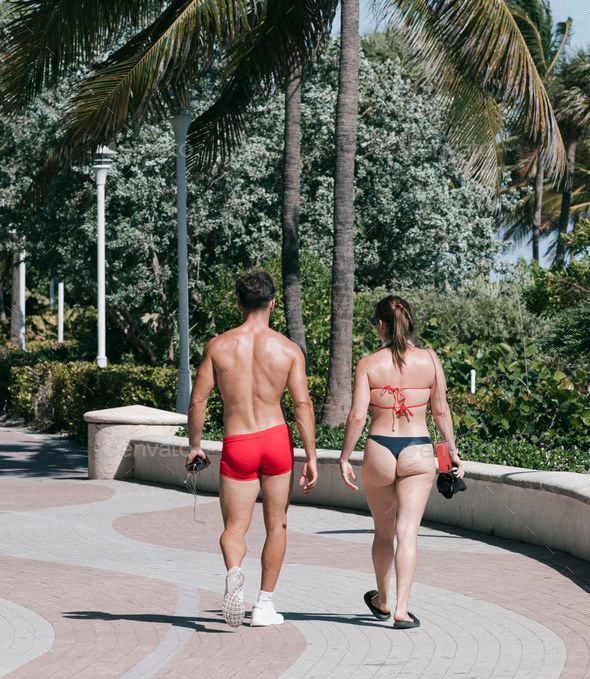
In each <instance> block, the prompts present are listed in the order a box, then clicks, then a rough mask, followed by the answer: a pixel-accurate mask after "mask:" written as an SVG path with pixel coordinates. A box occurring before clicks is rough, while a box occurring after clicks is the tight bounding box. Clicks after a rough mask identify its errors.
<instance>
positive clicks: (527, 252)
mask: <svg viewBox="0 0 590 679" xmlns="http://www.w3.org/2000/svg"><path fill="white" fill-rule="evenodd" d="M550 1H551V9H552V11H553V19H554V21H555V22H556V23H557V22H559V21H565V19H567V18H568V17H571V18H572V19H573V35H572V40H571V48H572V49H577V48H580V47H585V48H590V2H589V0H550ZM372 5H373V0H360V6H361V33H369V32H371V31H373V30H375V27H376V26H375V19H374V16H373V12H372V10H371V7H372ZM339 23H340V20H339V17H336V20H335V22H334V27H335V32H336V33H338V32H339ZM548 245H549V242H545V241H544V239H542V240H541V243H540V250H541V255H543V253H544V252H545V250H546V248H547V247H548ZM519 257H525V259H530V258H531V246H530V245H527V244H523V245H521V246H515V247H513V248H512V249H511V250H509V251H508V252H507V253H506V254H505V255H504V257H503V259H505V260H506V261H508V262H514V261H516V260H517V259H518V258H519ZM541 259H542V263H543V262H544V260H545V258H543V256H542V258H541Z"/></svg>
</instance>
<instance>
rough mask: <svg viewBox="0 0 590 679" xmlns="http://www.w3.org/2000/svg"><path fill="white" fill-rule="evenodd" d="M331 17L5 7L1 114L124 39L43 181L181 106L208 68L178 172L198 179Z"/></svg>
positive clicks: (90, 84)
mask: <svg viewBox="0 0 590 679" xmlns="http://www.w3.org/2000/svg"><path fill="white" fill-rule="evenodd" d="M335 7H336V0H316V1H315V2H313V3H307V2H305V3H304V2H298V1H297V0H274V1H273V2H267V1H266V0H168V1H167V2H164V3H162V2H161V0H126V1H125V2H119V1H117V0H86V1H85V2H83V3H81V2H79V0H40V1H39V2H35V3H32V2H30V1H29V0H13V2H12V3H11V8H12V18H11V20H10V21H9V24H8V30H7V31H6V35H5V38H4V39H3V40H2V44H1V45H0V48H1V49H2V51H3V52H4V53H5V59H4V62H3V66H2V71H1V75H0V101H1V102H2V106H3V108H4V110H5V111H8V112H14V111H18V110H21V109H23V108H24V107H25V106H26V105H27V104H28V103H30V102H31V101H32V100H33V99H34V98H35V97H36V96H37V95H38V94H39V93H40V92H42V91H43V90H44V89H45V88H47V87H51V86H54V85H55V84H57V83H58V82H60V81H61V80H62V79H63V78H64V77H65V76H66V75H67V74H68V73H70V72H71V71H72V70H75V69H76V68H78V67H79V65H89V64H92V63H93V62H94V60H95V59H96V57H97V55H98V54H100V53H104V52H106V51H107V50H108V49H109V48H110V46H111V45H113V44H117V43H119V44H120V43H121V42H122V41H123V38H124V37H125V36H129V35H130V36H131V37H130V38H129V39H127V40H126V42H124V44H123V46H122V47H120V48H119V49H117V50H116V51H115V52H114V53H112V54H110V56H108V57H107V58H106V59H104V60H103V61H101V62H99V63H98V64H97V65H96V66H94V67H93V69H92V71H91V72H90V74H89V76H88V77H87V78H85V79H84V80H83V81H82V83H81V84H80V85H79V86H78V88H77V89H76V90H75V92H74V93H73V96H72V98H71V101H70V105H69V109H68V112H67V115H66V116H65V120H64V136H63V139H61V140H60V143H59V146H58V148H57V150H56V154H55V155H54V156H53V157H52V158H51V159H50V161H49V162H48V163H47V165H46V168H45V174H46V175H48V176H50V175H51V174H52V173H54V172H55V170H56V168H57V167H59V166H60V165H63V164H64V163H68V162H71V161H72V160H74V159H83V158H88V156H89V155H90V154H91V153H92V152H93V151H94V149H95V148H96V146H97V145H99V144H103V143H108V142H109V141H110V140H112V139H113V138H114V137H115V135H116V134H117V132H118V131H119V130H121V129H122V127H123V126H125V125H126V124H129V123H131V124H140V123H141V122H142V121H143V120H145V119H146V118H147V117H148V116H156V117H159V118H162V117H165V116H168V115H169V114H170V111H171V110H174V109H177V108H179V107H182V106H184V105H186V103H187V99H188V96H189V93H190V91H191V90H192V88H193V84H194V83H195V81H196V80H197V78H198V77H199V76H200V75H202V74H205V73H206V72H207V71H208V70H209V69H210V66H211V63H212V60H213V59H214V58H219V59H220V60H221V64H222V87H221V93H220V96H219V99H218V101H217V102H216V104H215V105H214V106H213V107H212V108H211V109H209V110H208V111H207V112H205V113H204V114H203V115H202V116H200V117H199V119H198V120H196V121H194V122H193V124H192V125H191V128H190V130H189V138H188V144H187V152H188V156H189V160H190V161H192V164H193V165H196V166H198V167H199V168H201V169H203V168H205V167H210V166H211V165H212V164H213V163H214V162H215V161H216V160H223V159H224V158H225V157H226V156H227V154H228V152H229V151H230V150H231V149H232V148H233V147H235V146H236V144H237V143H238V141H239V139H240V137H241V136H242V135H243V133H244V113H245V110H246V108H247V106H248V104H249V102H250V101H251V100H252V98H253V97H254V96H255V95H256V94H258V93H259V92H261V91H268V90H271V89H273V88H275V87H276V86H277V85H279V84H281V83H283V82H285V80H286V78H287V77H288V74H289V73H290V72H291V70H292V68H293V67H294V66H295V65H301V64H303V63H305V62H306V61H307V60H308V59H309V58H310V57H311V55H312V54H313V52H314V50H315V49H316V47H317V45H318V44H319V36H323V35H325V34H326V33H329V29H330V25H331V22H332V20H333V16H334V12H335Z"/></svg>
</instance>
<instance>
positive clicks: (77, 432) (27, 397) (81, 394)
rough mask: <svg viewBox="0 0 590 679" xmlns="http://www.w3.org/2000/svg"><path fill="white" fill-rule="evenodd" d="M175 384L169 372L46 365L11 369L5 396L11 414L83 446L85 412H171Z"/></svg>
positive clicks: (119, 366) (90, 365)
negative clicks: (139, 408) (131, 408)
mask: <svg viewBox="0 0 590 679" xmlns="http://www.w3.org/2000/svg"><path fill="white" fill-rule="evenodd" d="M176 380H177V371H176V370H175V369H172V368H152V367H148V366H122V365H111V366H109V367H107V368H98V367H97V366H96V365H95V364H93V363H71V362H64V363H46V362H45V363H37V364H36V365H28V366H18V367H13V368H12V369H11V384H10V394H11V397H12V405H13V411H14V412H15V413H16V414H19V415H22V416H23V417H25V418H26V419H27V420H29V421H31V422H33V423H35V424H37V425H39V426H42V427H49V426H51V427H53V428H55V429H59V430H66V431H69V432H72V434H73V435H74V436H75V437H76V438H79V439H81V440H83V439H85V437H86V424H85V422H84V417H83V415H84V413H85V412H86V411H88V410H101V409H104V408H114V407H117V406H125V405H132V404H135V403H138V404H141V405H146V406H151V407H154V408H161V409H163V410H174V409H175V402H176Z"/></svg>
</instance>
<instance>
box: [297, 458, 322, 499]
mask: <svg viewBox="0 0 590 679" xmlns="http://www.w3.org/2000/svg"><path fill="white" fill-rule="evenodd" d="M317 480H318V468H317V463H316V461H315V460H308V461H307V462H306V463H305V464H304V465H303V469H302V470H301V478H300V479H299V485H300V486H301V488H303V492H304V494H305V495H307V494H308V493H309V492H310V491H312V490H313V489H314V488H315V484H316V482H317Z"/></svg>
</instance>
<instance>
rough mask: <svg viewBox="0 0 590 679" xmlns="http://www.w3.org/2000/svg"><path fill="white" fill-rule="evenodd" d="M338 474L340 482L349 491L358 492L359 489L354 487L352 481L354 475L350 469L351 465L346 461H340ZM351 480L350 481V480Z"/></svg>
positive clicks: (354, 478) (354, 479)
mask: <svg viewBox="0 0 590 679" xmlns="http://www.w3.org/2000/svg"><path fill="white" fill-rule="evenodd" d="M340 474H341V475H342V480H343V481H344V483H345V484H346V485H347V486H348V487H349V488H350V489H351V490H358V489H359V487H358V486H356V485H355V484H354V483H353V482H352V481H356V475H355V473H354V470H353V468H352V465H351V464H350V462H349V461H348V460H340ZM350 479H352V481H351V480H350Z"/></svg>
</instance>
